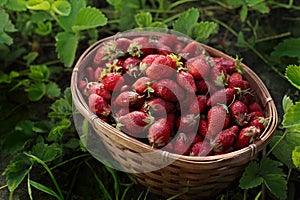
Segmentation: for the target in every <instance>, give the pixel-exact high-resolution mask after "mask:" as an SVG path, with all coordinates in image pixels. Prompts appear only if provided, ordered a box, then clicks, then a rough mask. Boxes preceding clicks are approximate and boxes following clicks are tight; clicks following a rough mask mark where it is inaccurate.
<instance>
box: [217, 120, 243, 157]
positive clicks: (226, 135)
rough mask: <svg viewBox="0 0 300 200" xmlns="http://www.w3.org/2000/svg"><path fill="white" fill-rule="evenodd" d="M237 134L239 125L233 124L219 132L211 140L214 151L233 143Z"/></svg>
mask: <svg viewBox="0 0 300 200" xmlns="http://www.w3.org/2000/svg"><path fill="white" fill-rule="evenodd" d="M238 134H239V127H238V126H236V125H234V126H231V127H229V128H227V129H223V130H222V131H221V132H219V133H218V134H217V136H216V138H215V139H214V140H213V141H211V146H212V147H213V150H214V152H223V151H224V150H226V149H228V148H229V147H230V146H232V145H233V143H234V141H235V139H236V137H237V136H238Z"/></svg>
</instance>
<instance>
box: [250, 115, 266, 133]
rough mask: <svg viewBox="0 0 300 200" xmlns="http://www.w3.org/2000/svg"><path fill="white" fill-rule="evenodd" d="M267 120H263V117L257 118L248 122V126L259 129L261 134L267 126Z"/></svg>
mask: <svg viewBox="0 0 300 200" xmlns="http://www.w3.org/2000/svg"><path fill="white" fill-rule="evenodd" d="M268 122H269V120H268V118H265V117H257V118H255V119H252V120H251V121H250V122H249V126H255V127H257V128H259V129H260V131H261V132H263V131H264V130H265V128H266V126H267V125H268Z"/></svg>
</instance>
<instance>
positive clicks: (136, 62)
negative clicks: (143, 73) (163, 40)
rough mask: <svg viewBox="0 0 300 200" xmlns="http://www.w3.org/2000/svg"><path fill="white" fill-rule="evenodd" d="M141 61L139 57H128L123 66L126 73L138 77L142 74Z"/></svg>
mask: <svg viewBox="0 0 300 200" xmlns="http://www.w3.org/2000/svg"><path fill="white" fill-rule="evenodd" d="M140 62H141V60H140V59H139V58H137V57H128V58H126V59H125V60H124V63H123V65H122V68H123V70H124V72H125V73H127V74H128V75H130V76H132V77H135V78H136V77H138V76H139V74H140V72H139V66H140Z"/></svg>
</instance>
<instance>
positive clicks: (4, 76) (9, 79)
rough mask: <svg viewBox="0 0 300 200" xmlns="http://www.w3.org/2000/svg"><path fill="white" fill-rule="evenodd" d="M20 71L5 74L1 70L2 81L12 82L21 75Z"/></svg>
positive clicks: (0, 81) (0, 79) (0, 78)
mask: <svg viewBox="0 0 300 200" xmlns="http://www.w3.org/2000/svg"><path fill="white" fill-rule="evenodd" d="M19 76H20V74H19V72H16V71H11V72H10V73H9V74H5V73H4V72H2V71H0V83H11V82H12V80H13V79H14V78H17V77H19Z"/></svg>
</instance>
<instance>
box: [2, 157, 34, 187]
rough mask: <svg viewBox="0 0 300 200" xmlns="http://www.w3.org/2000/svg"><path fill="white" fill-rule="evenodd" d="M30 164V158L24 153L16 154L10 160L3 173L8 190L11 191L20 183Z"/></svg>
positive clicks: (28, 170) (30, 166)
mask: <svg viewBox="0 0 300 200" xmlns="http://www.w3.org/2000/svg"><path fill="white" fill-rule="evenodd" d="M32 165H33V163H32V162H31V160H30V159H29V158H28V157H27V156H25V155H24V154H18V155H17V156H15V157H14V158H13V159H12V160H11V162H10V164H9V165H8V166H7V167H6V169H5V171H4V173H3V174H4V175H6V179H7V186H8V189H9V191H10V192H13V191H14V190H15V189H16V188H17V187H18V186H19V185H20V184H21V182H22V181H23V180H24V178H25V176H26V175H27V174H28V173H29V172H30V170H31V168H32Z"/></svg>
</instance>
